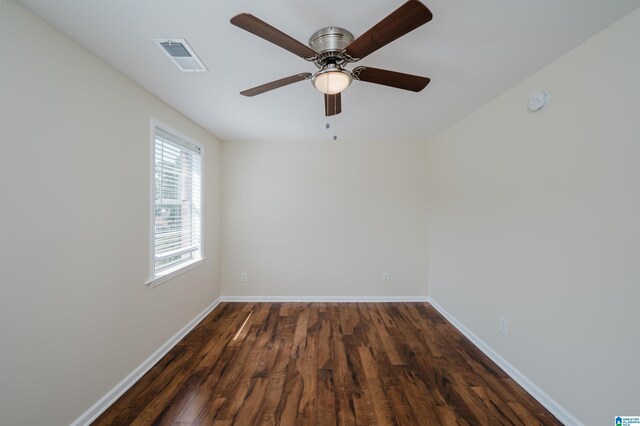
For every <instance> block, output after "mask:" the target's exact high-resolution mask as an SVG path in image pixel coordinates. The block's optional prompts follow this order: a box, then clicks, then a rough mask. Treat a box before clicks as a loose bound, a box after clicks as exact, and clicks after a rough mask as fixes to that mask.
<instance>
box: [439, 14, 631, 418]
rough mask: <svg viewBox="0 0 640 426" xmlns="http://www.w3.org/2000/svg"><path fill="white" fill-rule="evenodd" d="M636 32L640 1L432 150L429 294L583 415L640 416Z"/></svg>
mask: <svg viewBox="0 0 640 426" xmlns="http://www.w3.org/2000/svg"><path fill="white" fill-rule="evenodd" d="M639 40H640V11H636V12H634V13H632V14H631V15H629V16H627V17H625V18H623V19H622V20H621V21H619V22H618V23H616V24H614V25H613V26H611V27H609V28H608V29H606V30H605V31H603V32H602V33H600V34H598V35H597V36H595V37H594V38H592V39H591V40H589V41H587V42H586V43H584V44H583V45H581V46H579V47H578V48H576V49H575V50H573V51H571V52H570V53H568V54H567V55H565V56H564V57H562V58H560V59H559V60H557V61H556V62H554V63H552V64H551V65H549V66H547V67H546V68H544V69H542V70H541V71H540V72H538V73H536V74H535V75H533V76H532V77H530V78H528V79H526V80H525V81H523V82H522V83H520V84H519V85H517V86H516V87H514V88H513V89H511V90H510V91H508V92H507V93H505V94H503V95H502V96H500V97H499V98H497V99H496V100H495V101H493V102H492V103H490V104H488V105H486V106H485V107H483V108H482V109H480V110H478V111H477V112H475V113H473V114H471V115H470V116H468V117H467V118H465V119H464V120H462V121H461V122H459V123H457V124H456V125H454V126H452V127H451V128H449V129H448V130H447V131H445V132H444V133H442V134H440V135H439V136H437V137H436V138H435V139H433V140H431V141H430V143H429V146H428V166H427V170H428V179H427V181H428V186H429V217H428V220H429V256H428V259H429V284H430V295H431V296H432V297H433V298H434V300H436V301H437V302H439V303H440V304H441V305H442V306H443V307H444V308H445V309H447V310H448V311H449V312H450V313H452V314H453V315H454V316H455V317H457V318H458V319H459V320H460V321H461V322H462V323H463V324H465V325H466V326H467V327H468V328H469V329H470V330H471V331H472V332H473V333H475V334H476V335H478V336H479V337H480V338H481V339H483V340H484V341H485V342H487V343H488V344H489V345H490V346H492V347H493V348H494V349H495V350H496V351H497V352H499V353H500V354H501V355H503V356H504V357H505V358H506V359H507V360H508V361H509V362H510V363H511V364H512V365H514V366H515V367H516V368H517V369H519V370H520V371H521V372H523V373H524V374H525V375H526V376H528V377H529V378H530V379H531V380H532V381H533V382H534V383H536V384H537V385H538V386H539V387H541V388H542V389H543V390H544V391H546V392H547V393H548V394H549V395H550V396H551V397H552V398H554V399H555V400H556V401H557V402H559V403H560V404H561V405H562V406H564V407H565V408H566V409H568V410H569V411H570V412H571V413H573V414H574V415H575V416H577V417H578V419H579V420H581V421H582V422H584V423H585V424H588V425H604V424H613V417H614V415H624V414H625V413H626V414H627V415H632V414H634V413H636V414H637V413H639V412H640V399H639V395H640V391H639V389H638V384H639V383H640V364H639V363H638V354H640V319H639V316H638V312H639V308H638V306H639V305H638V302H639V301H640V219H639V218H640V201H639V197H640V191H639V188H640V186H639V183H640V79H639V76H640V42H639ZM539 89H546V90H548V91H549V92H550V94H551V103H550V104H549V105H548V107H547V108H545V109H544V110H542V111H540V112H537V113H532V112H530V111H528V110H527V108H526V103H527V100H528V98H529V96H530V95H531V94H532V93H534V92H535V91H537V90H539ZM501 316H503V317H504V318H506V319H507V320H508V321H509V335H508V337H505V336H503V335H501V334H499V333H498V323H499V318H500V317H501Z"/></svg>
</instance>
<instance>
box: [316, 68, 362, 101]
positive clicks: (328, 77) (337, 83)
mask: <svg viewBox="0 0 640 426" xmlns="http://www.w3.org/2000/svg"><path fill="white" fill-rule="evenodd" d="M352 81H353V79H352V78H351V73H350V72H349V71H346V70H341V69H337V68H329V69H324V70H321V71H318V72H316V73H315V74H314V75H313V78H312V79H311V82H312V83H313V86H314V87H315V88H316V89H318V90H319V91H321V92H322V93H325V94H327V95H335V94H336V93H340V92H342V91H343V90H344V89H346V88H347V87H349V85H350V84H351V82H352Z"/></svg>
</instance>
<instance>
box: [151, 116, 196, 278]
mask: <svg viewBox="0 0 640 426" xmlns="http://www.w3.org/2000/svg"><path fill="white" fill-rule="evenodd" d="M153 136H154V137H153V170H152V185H153V186H152V208H151V210H152V211H151V219H152V244H151V247H152V267H151V281H150V284H152V285H155V284H159V283H160V282H163V281H165V280H166V279H168V278H171V277H172V276H174V275H177V274H178V273H181V272H184V270H187V269H186V268H187V267H188V266H195V265H196V264H199V262H198V261H200V260H201V259H202V244H201V241H202V148H201V147H200V146H199V145H198V144H196V143H194V142H192V141H190V140H188V139H187V138H185V137H181V136H178V133H177V132H175V131H174V130H170V129H169V128H167V127H166V126H164V125H161V124H160V123H158V122H157V121H155V122H154V125H153Z"/></svg>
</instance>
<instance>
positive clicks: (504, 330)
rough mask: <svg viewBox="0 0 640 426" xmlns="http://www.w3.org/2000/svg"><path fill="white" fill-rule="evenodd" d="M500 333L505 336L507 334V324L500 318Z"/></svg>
mask: <svg viewBox="0 0 640 426" xmlns="http://www.w3.org/2000/svg"><path fill="white" fill-rule="evenodd" d="M500 333H502V334H504V335H505V336H506V335H507V334H509V322H508V321H507V320H506V319H504V318H500Z"/></svg>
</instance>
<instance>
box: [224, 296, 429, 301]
mask: <svg viewBox="0 0 640 426" xmlns="http://www.w3.org/2000/svg"><path fill="white" fill-rule="evenodd" d="M222 301H223V302H274V303H277V302H310V303H314V302H315V303H345V302H349V303H380V302H427V301H428V297H427V296H381V297H358V296H347V297H344V296H336V297H331V296H222Z"/></svg>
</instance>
